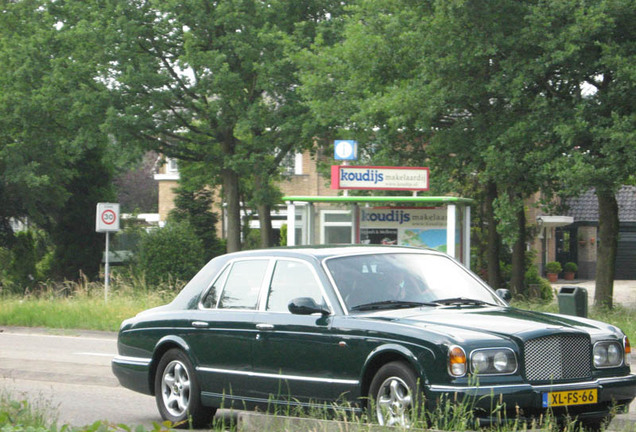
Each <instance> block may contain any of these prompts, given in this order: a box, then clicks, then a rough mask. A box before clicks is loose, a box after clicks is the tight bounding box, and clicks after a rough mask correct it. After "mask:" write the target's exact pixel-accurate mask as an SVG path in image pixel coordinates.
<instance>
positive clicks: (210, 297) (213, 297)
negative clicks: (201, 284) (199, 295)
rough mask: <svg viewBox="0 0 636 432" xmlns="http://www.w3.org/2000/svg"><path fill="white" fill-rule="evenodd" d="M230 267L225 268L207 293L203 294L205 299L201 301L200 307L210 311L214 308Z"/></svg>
mask: <svg viewBox="0 0 636 432" xmlns="http://www.w3.org/2000/svg"><path fill="white" fill-rule="evenodd" d="M230 267H231V266H227V267H225V269H224V270H223V273H221V275H220V276H219V277H217V278H216V280H215V281H214V283H213V284H212V286H211V287H210V289H209V290H208V292H207V293H206V294H205V297H204V298H203V300H202V301H201V305H202V306H203V307H204V308H207V309H210V308H215V307H216V302H217V300H218V299H219V293H220V292H221V290H222V289H223V285H224V284H225V281H226V280H227V275H228V273H229V272H230Z"/></svg>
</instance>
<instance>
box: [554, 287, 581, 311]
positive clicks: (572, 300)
mask: <svg viewBox="0 0 636 432" xmlns="http://www.w3.org/2000/svg"><path fill="white" fill-rule="evenodd" d="M557 298H558V300H559V313H562V314H565V315H574V316H580V317H584V318H587V290H586V289H585V288H581V287H577V286H564V287H561V290H560V291H559V294H557Z"/></svg>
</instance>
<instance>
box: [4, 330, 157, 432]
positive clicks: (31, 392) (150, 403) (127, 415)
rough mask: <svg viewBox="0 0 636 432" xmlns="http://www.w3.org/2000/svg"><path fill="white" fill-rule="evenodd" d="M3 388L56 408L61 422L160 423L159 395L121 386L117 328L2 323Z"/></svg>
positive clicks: (54, 411) (86, 423)
mask: <svg viewBox="0 0 636 432" xmlns="http://www.w3.org/2000/svg"><path fill="white" fill-rule="evenodd" d="M0 330H3V331H2V332H1V333H0V391H2V392H8V393H9V394H10V395H11V397H12V398H13V399H20V400H21V399H27V400H29V401H30V402H33V403H36V404H38V405H41V406H44V407H46V408H49V409H51V412H52V413H54V414H56V415H57V420H58V424H60V425H61V424H70V425H73V426H84V425H88V424H92V423H94V422H95V421H98V420H104V421H108V422H111V423H114V424H121V423H124V424H127V425H131V426H137V425H144V426H148V427H150V426H152V424H153V422H160V421H161V418H160V416H159V414H158V412H157V408H156V406H155V401H154V398H153V397H151V396H145V395H142V394H139V393H135V392H132V391H130V390H126V389H124V388H123V387H120V386H119V383H118V382H117V379H116V378H115V377H114V375H113V374H112V372H111V369H110V361H111V359H112V358H113V356H114V355H115V353H116V350H117V344H116V336H115V335H114V334H113V333H100V332H81V333H79V332H66V333H64V331H55V330H50V331H49V330H32V329H24V328H3V329H2V328H0Z"/></svg>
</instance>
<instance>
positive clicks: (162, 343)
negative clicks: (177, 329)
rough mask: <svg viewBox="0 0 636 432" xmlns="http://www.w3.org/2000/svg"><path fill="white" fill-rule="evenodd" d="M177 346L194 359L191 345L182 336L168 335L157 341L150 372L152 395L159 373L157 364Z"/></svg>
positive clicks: (149, 383)
mask: <svg viewBox="0 0 636 432" xmlns="http://www.w3.org/2000/svg"><path fill="white" fill-rule="evenodd" d="M173 348H177V349H180V350H182V351H183V352H185V354H186V355H187V356H188V357H190V360H192V356H191V354H190V346H189V345H188V343H187V342H186V341H185V340H183V339H182V338H180V337H178V336H174V335H169V336H166V337H164V338H162V339H160V340H159V342H157V345H156V346H155V349H154V351H153V353H152V359H151V360H150V370H149V373H148V386H149V388H150V391H151V393H152V395H153V396H154V395H155V378H156V375H157V366H158V365H159V362H160V361H161V357H163V355H164V354H165V353H167V352H168V351H169V350H171V349H173Z"/></svg>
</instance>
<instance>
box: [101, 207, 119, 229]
mask: <svg viewBox="0 0 636 432" xmlns="http://www.w3.org/2000/svg"><path fill="white" fill-rule="evenodd" d="M116 220H117V215H116V214H115V212H114V211H112V210H110V209H108V210H104V211H103V212H102V222H104V223H105V224H106V225H112V224H114V223H115V221H116Z"/></svg>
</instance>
